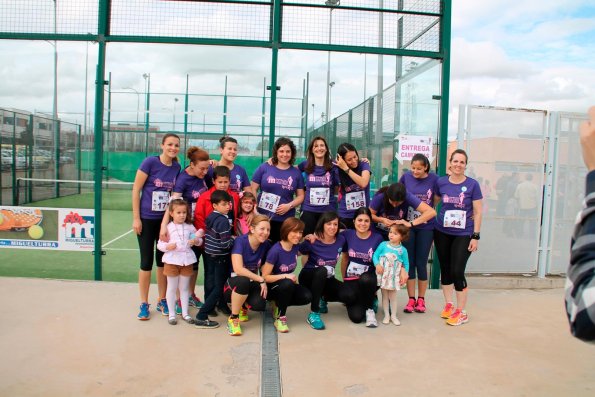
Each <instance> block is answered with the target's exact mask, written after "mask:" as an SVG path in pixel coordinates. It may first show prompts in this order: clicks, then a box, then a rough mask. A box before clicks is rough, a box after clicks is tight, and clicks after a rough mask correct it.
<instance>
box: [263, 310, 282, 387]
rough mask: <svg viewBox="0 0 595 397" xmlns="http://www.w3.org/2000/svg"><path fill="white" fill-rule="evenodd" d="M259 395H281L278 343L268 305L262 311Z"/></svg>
mask: <svg viewBox="0 0 595 397" xmlns="http://www.w3.org/2000/svg"><path fill="white" fill-rule="evenodd" d="M260 379H261V384H260V396H261V397H281V371H280V369H279V343H278V340H277V331H276V330H275V327H274V326H273V318H272V316H271V315H270V306H269V305H268V304H267V310H265V311H264V312H263V313H262V357H261V363H260Z"/></svg>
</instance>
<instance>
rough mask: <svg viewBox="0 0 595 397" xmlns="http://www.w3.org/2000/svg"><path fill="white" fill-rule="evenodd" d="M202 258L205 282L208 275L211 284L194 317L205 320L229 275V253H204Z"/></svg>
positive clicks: (219, 296)
mask: <svg viewBox="0 0 595 397" xmlns="http://www.w3.org/2000/svg"><path fill="white" fill-rule="evenodd" d="M203 259H204V264H205V283H206V279H207V277H208V278H209V279H210V280H212V282H213V284H212V289H211V290H210V291H209V293H208V295H207V294H206V292H205V295H206V296H205V301H204V304H203V306H202V307H201V308H200V310H199V311H198V314H197V315H196V318H197V319H199V320H206V319H207V318H208V314H209V313H210V312H211V311H213V309H214V308H215V306H217V302H218V301H219V300H220V299H221V297H222V296H223V284H224V283H225V281H226V280H227V277H228V276H229V265H230V256H229V255H217V256H212V255H209V254H204V256H203Z"/></svg>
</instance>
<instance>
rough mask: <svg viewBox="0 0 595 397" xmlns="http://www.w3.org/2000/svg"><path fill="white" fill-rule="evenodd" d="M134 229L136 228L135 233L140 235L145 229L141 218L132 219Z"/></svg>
mask: <svg viewBox="0 0 595 397" xmlns="http://www.w3.org/2000/svg"><path fill="white" fill-rule="evenodd" d="M132 230H134V233H136V234H137V235H139V236H140V234H141V233H142V231H143V224H142V222H141V221H140V219H134V220H133V221H132Z"/></svg>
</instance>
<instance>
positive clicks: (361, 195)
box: [345, 191, 366, 211]
mask: <svg viewBox="0 0 595 397" xmlns="http://www.w3.org/2000/svg"><path fill="white" fill-rule="evenodd" d="M365 194H366V192H363V191H360V192H351V193H347V194H346V195H345V207H346V208H347V209H348V210H352V211H355V210H356V209H358V208H361V207H365V206H366V200H365Z"/></svg>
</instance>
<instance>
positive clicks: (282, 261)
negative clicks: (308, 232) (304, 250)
mask: <svg viewBox="0 0 595 397" xmlns="http://www.w3.org/2000/svg"><path fill="white" fill-rule="evenodd" d="M298 254H299V245H294V246H293V247H292V248H291V251H289V252H288V251H285V250H284V249H283V247H282V246H281V242H277V243H275V245H273V246H272V247H271V249H270V250H269V253H268V254H267V263H270V264H271V265H273V271H272V272H271V274H275V275H277V274H289V273H293V272H294V270H295V268H296V267H297V257H298Z"/></svg>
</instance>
